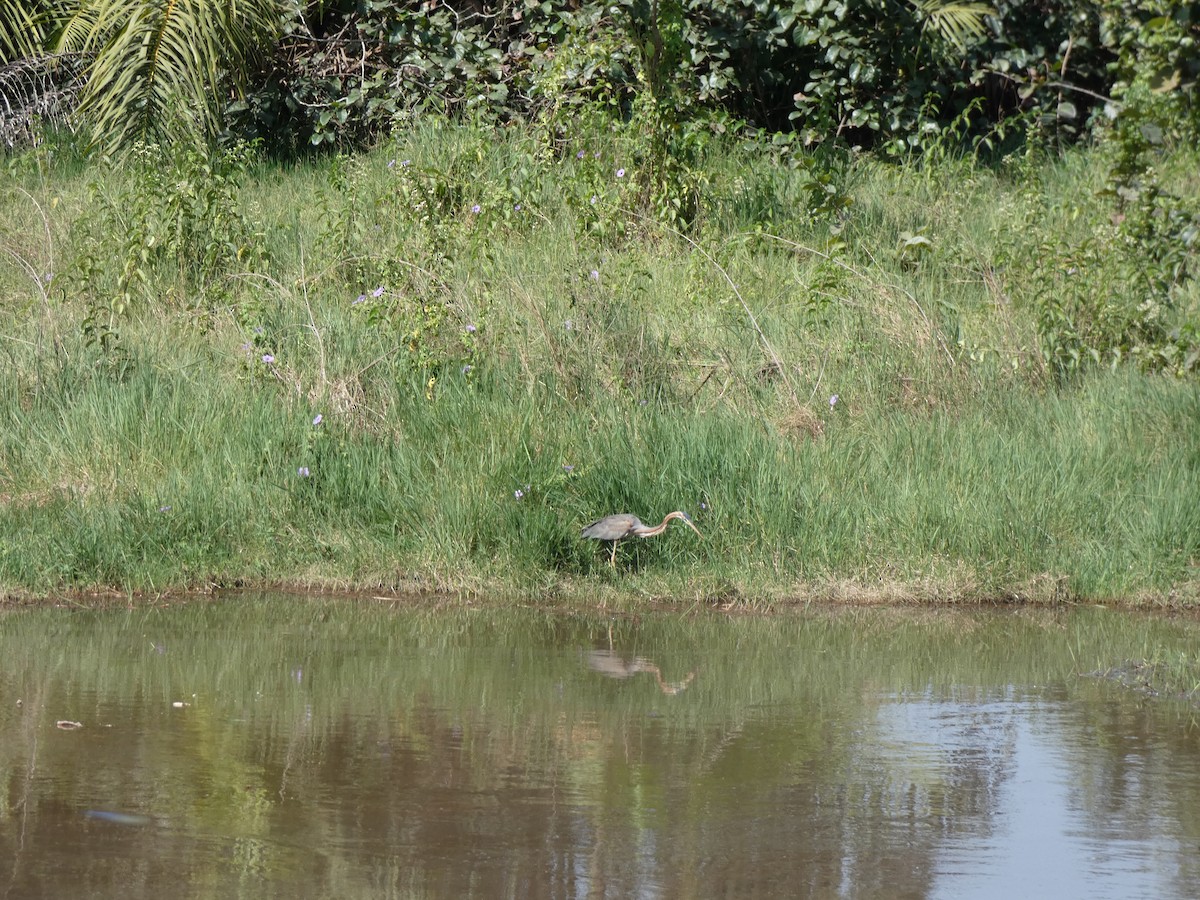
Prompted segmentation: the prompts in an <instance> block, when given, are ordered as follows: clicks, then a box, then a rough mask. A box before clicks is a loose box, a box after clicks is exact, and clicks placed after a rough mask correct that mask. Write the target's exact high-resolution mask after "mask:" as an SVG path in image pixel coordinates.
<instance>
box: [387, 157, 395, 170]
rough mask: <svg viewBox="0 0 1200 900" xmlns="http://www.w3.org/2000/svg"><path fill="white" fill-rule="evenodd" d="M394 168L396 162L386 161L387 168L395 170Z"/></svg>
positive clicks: (392, 160)
mask: <svg viewBox="0 0 1200 900" xmlns="http://www.w3.org/2000/svg"><path fill="white" fill-rule="evenodd" d="M395 166H396V161H395V160H394V159H389V160H388V168H389V169H392V168H395Z"/></svg>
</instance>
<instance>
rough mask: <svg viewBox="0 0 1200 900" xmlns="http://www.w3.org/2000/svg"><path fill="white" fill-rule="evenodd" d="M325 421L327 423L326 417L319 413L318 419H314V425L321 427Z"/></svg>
mask: <svg viewBox="0 0 1200 900" xmlns="http://www.w3.org/2000/svg"><path fill="white" fill-rule="evenodd" d="M324 421H325V416H324V415H323V414H322V413H317V415H316V417H315V418H314V419H313V424H314V425H320V424H321V423H322V422H324Z"/></svg>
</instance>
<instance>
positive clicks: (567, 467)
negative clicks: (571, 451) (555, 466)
mask: <svg viewBox="0 0 1200 900" xmlns="http://www.w3.org/2000/svg"><path fill="white" fill-rule="evenodd" d="M563 471H564V472H566V473H567V474H568V475H570V474H571V473H572V472H574V471H575V467H574V466H572V465H570V464H568V465H564V466H563Z"/></svg>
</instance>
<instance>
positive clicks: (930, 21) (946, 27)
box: [909, 0, 996, 52]
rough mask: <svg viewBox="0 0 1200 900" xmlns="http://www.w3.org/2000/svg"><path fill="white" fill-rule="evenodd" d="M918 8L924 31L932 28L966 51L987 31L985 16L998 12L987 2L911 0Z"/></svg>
mask: <svg viewBox="0 0 1200 900" xmlns="http://www.w3.org/2000/svg"><path fill="white" fill-rule="evenodd" d="M909 2H910V3H911V4H912V5H913V6H914V7H916V9H917V12H918V13H919V15H920V17H921V20H922V24H921V30H922V32H924V31H925V30H926V29H930V28H932V29H933V30H934V31H935V32H936V33H937V34H938V36H939V37H941V38H942V40H944V41H946V42H947V43H949V44H951V45H952V46H953V47H954V48H955V49H956V50H958V51H960V52H961V51H963V50H966V48H967V47H968V46H969V45H970V44H971V42H972V41H974V40H978V39H979V38H981V37H983V36H984V35H985V34H986V33H987V26H986V24H985V21H984V20H985V19H986V18H987V17H988V16H994V15H996V11H995V10H994V9H992V7H990V6H988V5H987V4H986V3H976V2H956V0H909Z"/></svg>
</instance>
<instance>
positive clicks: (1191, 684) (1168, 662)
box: [1101, 651, 1200, 702]
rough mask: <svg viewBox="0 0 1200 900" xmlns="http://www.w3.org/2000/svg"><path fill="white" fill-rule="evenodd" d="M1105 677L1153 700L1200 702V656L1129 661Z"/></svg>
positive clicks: (1162, 655)
mask: <svg viewBox="0 0 1200 900" xmlns="http://www.w3.org/2000/svg"><path fill="white" fill-rule="evenodd" d="M1101 674H1102V675H1103V676H1104V677H1105V678H1109V679H1112V680H1113V681H1116V682H1118V683H1120V684H1123V685H1124V686H1125V687H1128V688H1132V689H1134V690H1137V691H1141V692H1143V693H1146V694H1151V695H1153V696H1162V697H1179V698H1182V699H1186V700H1191V701H1192V702H1200V654H1196V653H1188V652H1184V651H1181V652H1179V653H1172V654H1168V653H1162V654H1159V655H1156V656H1154V657H1152V658H1149V659H1135V660H1128V661H1127V662H1125V663H1123V664H1122V665H1119V666H1117V667H1116V668H1113V669H1110V670H1108V671H1106V672H1102V673H1101Z"/></svg>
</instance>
